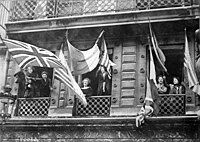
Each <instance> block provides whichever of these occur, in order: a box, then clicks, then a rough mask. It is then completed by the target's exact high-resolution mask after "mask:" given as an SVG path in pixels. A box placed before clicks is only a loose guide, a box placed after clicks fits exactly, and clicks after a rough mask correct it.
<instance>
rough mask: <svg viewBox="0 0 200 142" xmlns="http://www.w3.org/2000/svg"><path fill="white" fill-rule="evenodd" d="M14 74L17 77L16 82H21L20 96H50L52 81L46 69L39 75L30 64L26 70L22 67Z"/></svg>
mask: <svg viewBox="0 0 200 142" xmlns="http://www.w3.org/2000/svg"><path fill="white" fill-rule="evenodd" d="M14 76H15V77H16V78H17V80H16V83H18V84H19V87H18V97H20V98H21V97H26V98H32V97H50V91H51V90H52V86H51V84H52V83H51V79H50V78H49V77H48V73H47V72H46V71H42V73H41V75H40V76H39V75H38V74H37V73H36V72H35V69H34V67H32V66H29V67H27V69H25V70H24V69H21V70H20V71H19V72H17V73H16V74H15V75H14Z"/></svg>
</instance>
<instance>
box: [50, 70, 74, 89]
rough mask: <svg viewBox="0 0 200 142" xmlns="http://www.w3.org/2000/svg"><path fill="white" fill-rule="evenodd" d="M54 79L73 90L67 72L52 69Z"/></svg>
mask: <svg viewBox="0 0 200 142" xmlns="http://www.w3.org/2000/svg"><path fill="white" fill-rule="evenodd" d="M54 78H55V79H57V80H60V81H61V82H63V83H64V84H65V85H67V86H68V87H70V89H73V84H72V82H71V79H70V78H69V75H68V74H67V72H66V71H65V70H64V69H62V68H55V69H54Z"/></svg>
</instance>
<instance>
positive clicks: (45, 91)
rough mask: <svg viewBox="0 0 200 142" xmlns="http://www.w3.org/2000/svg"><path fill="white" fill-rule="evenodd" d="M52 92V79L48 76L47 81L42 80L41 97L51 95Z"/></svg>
mask: <svg viewBox="0 0 200 142" xmlns="http://www.w3.org/2000/svg"><path fill="white" fill-rule="evenodd" d="M50 92H51V79H49V78H47V79H46V81H45V80H44V79H41V81H40V97H50Z"/></svg>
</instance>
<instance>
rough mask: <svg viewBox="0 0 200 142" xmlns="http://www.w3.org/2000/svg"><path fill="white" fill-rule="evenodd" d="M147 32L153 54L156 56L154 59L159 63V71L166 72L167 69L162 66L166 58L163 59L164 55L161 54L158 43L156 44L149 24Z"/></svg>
mask: <svg viewBox="0 0 200 142" xmlns="http://www.w3.org/2000/svg"><path fill="white" fill-rule="evenodd" d="M149 30H150V37H151V43H152V45H153V50H154V53H155V55H156V59H157V61H158V63H159V66H160V69H161V70H162V71H165V72H167V69H166V67H165V65H164V63H165V61H166V58H165V55H164V53H163V52H162V50H161V49H160V48H159V47H158V42H157V39H156V36H155V34H154V32H153V31H152V28H151V23H149Z"/></svg>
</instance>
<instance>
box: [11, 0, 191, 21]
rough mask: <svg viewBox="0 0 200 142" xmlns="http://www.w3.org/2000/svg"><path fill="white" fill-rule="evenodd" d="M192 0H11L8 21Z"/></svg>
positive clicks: (175, 4) (164, 5)
mask: <svg viewBox="0 0 200 142" xmlns="http://www.w3.org/2000/svg"><path fill="white" fill-rule="evenodd" d="M192 4H193V0H11V10H10V18H9V21H24V20H33V19H47V18H55V17H70V16H75V15H76V16H77V15H78V16H85V15H98V14H103V13H116V14H117V13H119V12H126V11H138V10H147V9H156V8H169V7H183V6H190V5H192Z"/></svg>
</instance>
